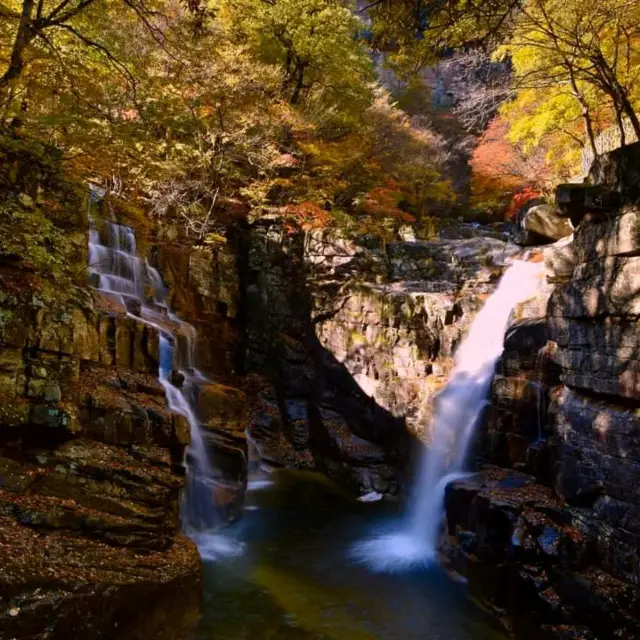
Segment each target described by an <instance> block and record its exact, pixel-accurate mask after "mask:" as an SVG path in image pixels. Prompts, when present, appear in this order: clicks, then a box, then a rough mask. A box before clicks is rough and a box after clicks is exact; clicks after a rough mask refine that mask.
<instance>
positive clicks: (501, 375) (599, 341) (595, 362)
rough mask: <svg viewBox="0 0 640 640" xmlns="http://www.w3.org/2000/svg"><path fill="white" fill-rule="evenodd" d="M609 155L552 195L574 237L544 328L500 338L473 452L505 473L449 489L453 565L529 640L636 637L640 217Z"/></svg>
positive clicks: (553, 256)
mask: <svg viewBox="0 0 640 640" xmlns="http://www.w3.org/2000/svg"><path fill="white" fill-rule="evenodd" d="M635 152H636V151H635V150H634V149H630V150H629V151H628V153H630V154H631V155H633V154H634V153H635ZM616 153H617V156H616V157H615V158H609V159H603V160H602V161H601V163H600V164H599V165H598V166H597V167H595V173H594V174H593V175H592V176H591V182H592V185H587V186H586V187H585V186H582V185H563V186H562V187H561V189H560V190H559V193H558V197H559V200H562V201H563V202H564V204H565V207H566V209H565V210H566V212H567V213H571V215H572V218H573V219H574V220H576V221H577V222H579V226H578V227H577V229H576V230H575V234H574V238H573V240H572V241H571V242H566V241H565V242H562V243H558V244H556V245H553V246H551V247H549V248H547V249H545V251H544V260H545V264H546V265H547V268H548V269H549V278H548V279H549V281H550V282H551V283H553V285H554V290H553V292H552V293H551V295H550V296H549V298H548V305H547V312H546V315H545V317H538V318H537V319H534V320H532V319H530V320H528V321H526V322H521V323H518V324H516V325H515V326H514V327H513V329H512V330H511V332H510V333H508V335H507V337H506V339H505V352H504V354H503V357H502V359H501V362H500V364H499V367H498V372H497V375H496V379H495V382H494V385H493V402H492V404H493V406H492V408H491V410H490V414H489V420H488V428H487V430H486V432H485V434H484V437H483V442H482V444H481V446H480V450H479V454H480V456H481V459H483V460H484V462H485V463H487V462H488V463H490V464H492V465H498V466H499V467H501V468H498V467H497V466H493V467H486V468H485V470H484V471H482V472H481V473H479V474H477V475H476V476H474V477H473V478H471V479H469V480H465V481H460V482H457V483H454V484H453V485H452V486H450V487H449V488H448V491H447V499H446V503H447V504H446V506H447V524H448V533H449V537H448V540H447V554H448V556H449V557H450V558H451V560H452V563H453V566H454V567H456V569H458V570H459V571H462V572H464V573H465V574H466V575H468V576H469V578H470V584H471V587H472V589H473V590H475V591H476V592H477V593H478V595H479V597H481V598H482V599H483V600H484V601H485V602H487V603H488V604H490V605H491V606H493V607H494V609H495V610H496V611H498V612H502V613H507V614H508V617H509V619H510V621H511V625H512V627H513V628H514V630H515V632H516V635H517V636H518V637H523V638H569V637H570V638H594V639H595V638H598V639H600V640H602V639H606V638H629V639H631V638H637V637H639V636H640V610H639V609H638V602H639V598H638V593H639V591H640V554H639V552H638V550H639V549H640V537H639V536H640V493H638V487H639V486H640V463H639V462H638V454H639V453H640V377H639V376H640V366H639V362H640V358H639V355H638V354H639V353H640V342H639V341H640V338H639V335H640V334H639V332H638V322H639V320H640V307H639V304H640V263H637V261H638V259H639V258H638V256H640V208H639V207H638V205H637V204H635V203H634V201H633V198H632V197H631V196H630V194H632V192H633V184H634V180H635V178H633V175H635V174H633V175H631V174H627V173H625V171H626V170H625V167H626V166H627V165H628V163H629V162H628V161H629V158H626V159H623V158H622V155H624V152H623V151H619V152H616ZM618 156H620V157H618ZM600 165H602V166H600ZM602 167H614V168H615V170H614V169H611V171H609V170H607V171H608V172H607V171H605V170H604V169H603V168H602ZM609 174H610V175H609ZM607 176H609V178H610V179H611V182H609V183H607V184H604V185H593V183H594V182H595V181H596V179H598V177H600V178H602V177H605V178H606V177H607ZM598 194H600V196H601V197H600V196H599V198H600V199H599V200H597V199H596V198H595V196H596V195H598ZM602 194H605V195H602ZM606 194H618V195H619V196H620V197H621V198H622V202H623V204H622V205H620V206H617V205H616V204H615V202H616V201H615V197H614V196H606ZM607 198H608V199H607ZM523 472H524V473H523ZM496 584H500V588H499V589H495V588H492V585H496Z"/></svg>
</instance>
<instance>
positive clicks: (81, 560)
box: [0, 273, 200, 638]
mask: <svg viewBox="0 0 640 640" xmlns="http://www.w3.org/2000/svg"><path fill="white" fill-rule="evenodd" d="M2 284H3V287H2V289H3V291H5V292H6V291H8V290H11V288H12V287H11V284H12V283H11V274H6V273H3V274H2ZM76 294H77V298H79V300H78V299H76V300H73V299H71V300H69V301H68V302H66V303H65V304H63V305H62V306H61V307H60V308H57V309H56V308H51V307H49V308H47V307H46V306H44V305H43V306H40V305H38V303H37V296H34V297H31V298H30V296H29V295H28V294H25V293H24V292H23V294H22V295H21V294H20V293H16V294H15V295H9V294H7V293H3V294H2V299H1V300H0V305H1V315H2V323H1V324H0V347H1V352H0V354H1V355H0V398H1V400H0V405H1V407H0V478H1V482H0V546H1V547H2V548H3V549H4V551H3V553H2V556H3V558H4V560H3V564H2V573H1V575H0V619H1V620H2V629H3V632H5V633H7V634H8V635H7V637H11V638H13V637H15V638H22V637H25V638H26V637H29V638H32V637H33V638H40V637H42V638H44V637H48V638H68V637H70V635H74V634H75V633H80V632H81V633H82V634H83V636H84V637H87V638H100V637H105V635H108V633H109V629H111V630H114V629H116V628H117V629H119V630H120V633H121V634H122V635H121V637H126V638H138V637H142V636H143V635H151V636H152V637H155V636H158V637H162V636H161V632H162V630H163V628H165V629H167V634H166V635H165V636H164V637H167V638H168V637H174V636H172V635H170V634H171V633H172V631H170V630H172V629H173V630H175V629H176V628H180V627H181V626H183V624H186V623H187V622H188V620H187V618H191V619H193V617H194V616H195V615H197V607H198V603H199V598H200V595H199V591H200V569H199V559H198V555H197V551H196V550H195V548H194V546H193V544H192V543H191V542H190V541H188V540H187V539H185V538H184V537H183V536H181V534H180V523H179V493H180V489H181V487H182V485H183V477H182V476H183V472H182V469H181V456H182V451H183V449H184V447H185V445H186V444H187V443H188V439H189V429H188V425H186V424H185V421H184V420H183V419H182V418H180V417H177V416H172V415H171V414H170V413H169V412H168V410H167V408H166V403H165V399H164V392H163V390H162V387H161V386H160V385H159V383H158V382H157V348H158V347H157V345H158V340H157V338H158V336H157V333H156V332H155V331H154V330H153V329H150V328H149V327H146V326H144V325H142V324H141V323H137V322H136V321H134V320H132V319H131V318H127V317H126V316H125V315H123V314H121V313H118V312H117V310H114V309H113V308H112V307H111V306H110V303H109V302H108V301H105V305H103V304H102V302H103V301H101V300H100V299H99V298H97V299H95V300H94V299H93V297H92V296H91V294H90V293H89V292H88V291H83V290H82V289H78V291H77V292H76ZM34 298H35V299H34ZM21 549H22V550H23V551H21ZM154 594H155V595H154ZM136 595H138V596H140V597H136ZM156 598H157V601H156ZM132 599H133V601H135V602H136V603H137V606H136V607H133V606H132ZM165 601H166V605H167V606H166V609H165V610H164V611H162V604H160V608H159V609H158V604H159V603H162V602H165ZM78 612H82V617H83V620H82V621H78ZM172 614H175V626H174V625H173V622H171V620H170V618H169V617H167V616H171V615H172ZM78 625H79V626H78Z"/></svg>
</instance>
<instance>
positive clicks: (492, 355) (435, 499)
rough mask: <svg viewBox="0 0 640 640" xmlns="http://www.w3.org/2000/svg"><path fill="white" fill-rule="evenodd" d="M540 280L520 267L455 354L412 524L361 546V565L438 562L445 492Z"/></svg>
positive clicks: (530, 268) (357, 553) (460, 470)
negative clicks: (511, 333) (513, 328)
mask: <svg viewBox="0 0 640 640" xmlns="http://www.w3.org/2000/svg"><path fill="white" fill-rule="evenodd" d="M541 275H542V265H541V264H538V263H531V262H523V261H517V262H515V263H514V264H513V265H512V266H510V267H509V268H508V269H507V271H506V272H505V274H504V275H503V277H502V279H501V281H500V283H499V285H498V287H497V289H496V290H495V291H494V293H493V294H492V295H491V297H490V298H489V299H488V300H487V302H486V304H485V305H484V307H483V308H482V310H481V311H480V312H479V313H478V315H477V316H476V317H475V319H474V321H473V323H472V325H471V328H470V330H469V333H468V334H467V337H466V338H465V340H464V341H463V342H462V344H461V345H460V347H459V348H458V350H457V351H456V354H455V368H454V370H453V372H452V374H451V376H450V378H449V381H448V382H447V384H446V386H445V387H444V389H443V390H442V391H441V392H440V393H439V394H438V395H437V397H436V399H435V403H434V405H435V406H434V412H433V416H434V417H433V423H432V429H431V443H430V445H429V446H428V447H426V448H425V454H424V457H423V460H422V463H421V468H420V472H419V475H418V479H417V484H416V489H415V495H414V498H413V501H412V503H411V506H410V512H409V514H408V519H407V521H406V522H405V523H404V526H403V528H402V529H401V530H400V531H398V532H396V533H392V534H389V535H384V536H381V537H377V538H373V539H371V540H365V541H364V542H360V543H358V544H357V545H356V546H355V548H354V550H353V557H354V558H355V559H356V560H357V561H359V562H362V563H364V564H367V565H368V566H370V567H371V568H372V569H375V570H379V571H402V570H405V569H408V568H411V567H415V566H428V565H430V564H433V563H434V562H435V560H436V554H437V547H438V540H439V537H440V530H441V527H442V520H443V515H444V514H443V503H444V493H445V490H446V487H447V485H448V484H449V483H450V482H453V481H454V480H457V479H460V478H461V477H464V475H465V474H464V464H465V461H466V457H467V454H468V450H469V445H470V443H471V441H472V439H473V434H474V430H475V427H476V425H477V424H478V423H479V422H480V420H481V418H482V416H483V415H484V411H485V408H486V406H487V404H488V403H487V395H488V392H489V387H490V385H491V382H492V380H493V375H494V369H495V365H496V362H497V360H498V358H499V357H500V355H501V353H502V350H503V343H504V334H505V331H506V329H507V326H508V324H509V318H510V316H511V312H512V311H513V308H514V307H515V306H516V304H518V303H519V302H523V301H524V300H527V299H528V298H530V297H531V296H533V295H534V294H535V292H536V289H537V288H538V285H539V280H540V277H541Z"/></svg>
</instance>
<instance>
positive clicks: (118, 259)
mask: <svg viewBox="0 0 640 640" xmlns="http://www.w3.org/2000/svg"><path fill="white" fill-rule="evenodd" d="M89 278H90V281H91V282H92V284H93V285H94V286H95V287H96V288H97V290H98V291H101V292H103V293H105V294H107V295H108V296H111V297H114V298H116V299H117V300H118V301H119V302H121V304H122V305H123V307H124V308H125V309H126V310H127V315H128V316H129V317H132V318H134V319H135V320H136V321H138V322H142V323H144V324H146V325H147V326H149V327H152V328H154V329H156V330H157V331H158V335H159V345H158V351H159V366H158V369H159V371H158V380H159V382H160V384H161V385H162V387H163V388H164V391H165V395H166V398H167V404H168V406H169V410H170V411H171V412H173V413H175V414H178V415H181V416H183V417H184V418H185V419H186V420H187V422H188V424H189V430H190V436H191V441H190V444H189V447H188V448H187V451H186V457H185V463H186V469H187V473H186V490H185V492H184V496H183V500H182V505H181V517H182V524H183V528H184V531H185V533H186V534H187V535H189V536H190V537H191V538H192V539H193V540H194V541H195V542H196V543H197V545H198V548H199V550H200V553H201V555H202V556H203V557H209V558H211V557H215V556H218V555H221V554H224V555H229V554H235V553H237V552H239V547H238V545H237V544H234V543H233V541H231V540H227V539H225V538H224V537H223V536H220V535H219V534H216V533H215V532H214V530H215V527H216V525H217V524H218V522H217V516H216V506H215V498H214V496H215V481H216V474H215V472H214V469H213V467H212V464H211V461H210V459H209V453H208V451H207V442H206V435H205V432H204V431H203V429H202V428H201V426H200V423H199V421H198V418H197V415H196V406H197V395H198V389H199V386H200V385H201V384H203V383H206V382H208V380H207V378H206V376H204V375H203V374H202V373H201V372H200V371H198V369H196V367H195V347H196V331H195V328H194V327H193V326H192V325H190V324H189V323H187V322H184V321H183V320H180V318H178V317H177V316H176V315H175V314H174V313H173V312H172V311H171V309H170V308H169V304H168V294H167V289H166V287H165V284H164V282H163V280H162V277H161V275H160V273H159V272H158V271H157V270H156V269H155V268H153V267H152V266H151V265H149V263H148V261H146V260H142V259H141V258H140V257H139V256H138V253H137V246H136V237H135V233H134V231H133V230H132V229H131V228H130V227H127V226H124V225H120V224H116V223H115V222H107V223H105V225H104V229H103V231H102V233H101V231H100V230H99V229H97V228H96V227H95V226H94V225H93V224H92V225H91V229H90V230H89ZM176 373H177V374H178V375H177V376H176ZM178 378H179V379H180V380H181V384H180V386H177V385H176V384H174V381H175V380H176V379H178Z"/></svg>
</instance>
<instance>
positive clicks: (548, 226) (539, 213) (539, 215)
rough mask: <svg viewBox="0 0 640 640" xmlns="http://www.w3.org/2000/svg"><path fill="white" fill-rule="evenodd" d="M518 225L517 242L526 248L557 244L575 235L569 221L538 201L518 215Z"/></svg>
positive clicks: (551, 207)
mask: <svg viewBox="0 0 640 640" xmlns="http://www.w3.org/2000/svg"><path fill="white" fill-rule="evenodd" d="M516 225H517V228H518V233H517V236H516V242H517V243H518V244H521V245H524V246H526V247H530V246H537V245H541V244H548V243H551V242H556V241H557V240H561V239H562V238H566V237H567V236H570V235H571V234H572V233H573V227H572V226H571V224H569V221H568V220H567V219H566V218H563V217H561V216H559V215H558V212H557V210H556V208H555V207H553V206H551V205H548V204H544V203H536V201H534V203H533V204H532V205H531V206H527V207H525V208H524V209H523V210H522V211H521V212H519V213H518V214H517V216H516Z"/></svg>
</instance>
